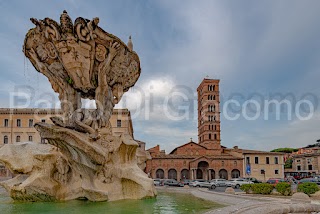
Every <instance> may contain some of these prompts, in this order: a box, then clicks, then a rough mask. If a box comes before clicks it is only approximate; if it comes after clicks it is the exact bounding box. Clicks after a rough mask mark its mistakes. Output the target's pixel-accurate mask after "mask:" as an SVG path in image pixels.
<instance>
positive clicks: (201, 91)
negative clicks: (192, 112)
mask: <svg viewBox="0 0 320 214" xmlns="http://www.w3.org/2000/svg"><path fill="white" fill-rule="evenodd" d="M219 82H220V80H218V79H207V78H205V79H203V81H202V82H201V83H200V85H199V87H198V89H197V92H198V138H199V144H200V145H202V146H205V147H207V148H208V149H221V146H220V95H219Z"/></svg>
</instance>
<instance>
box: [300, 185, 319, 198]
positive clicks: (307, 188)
mask: <svg viewBox="0 0 320 214" xmlns="http://www.w3.org/2000/svg"><path fill="white" fill-rule="evenodd" d="M317 191H319V187H318V185H317V184H316V183H312V182H307V183H302V184H299V185H298V192H303V193H305V194H307V195H309V196H310V195H311V194H313V193H315V192H317Z"/></svg>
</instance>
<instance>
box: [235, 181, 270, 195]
mask: <svg viewBox="0 0 320 214" xmlns="http://www.w3.org/2000/svg"><path fill="white" fill-rule="evenodd" d="M273 188H274V187H273V185H272V184H266V183H259V184H243V185H242V186H241V187H240V189H241V190H243V191H245V192H246V193H249V192H253V193H254V194H263V195H269V194H270V193H271V192H272V190H273Z"/></svg>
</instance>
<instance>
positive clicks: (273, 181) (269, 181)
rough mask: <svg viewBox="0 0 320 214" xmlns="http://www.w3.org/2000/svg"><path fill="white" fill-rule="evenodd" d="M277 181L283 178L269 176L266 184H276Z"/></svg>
mask: <svg viewBox="0 0 320 214" xmlns="http://www.w3.org/2000/svg"><path fill="white" fill-rule="evenodd" d="M279 182H283V179H281V178H269V180H267V184H273V186H276V185H277V183H279Z"/></svg>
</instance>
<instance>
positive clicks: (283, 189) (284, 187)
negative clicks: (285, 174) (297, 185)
mask: <svg viewBox="0 0 320 214" xmlns="http://www.w3.org/2000/svg"><path fill="white" fill-rule="evenodd" d="M276 190H277V191H278V192H279V193H280V194H281V195H285V196H288V195H291V194H292V192H291V184H288V183H286V182H280V183H277V185H276Z"/></svg>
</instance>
